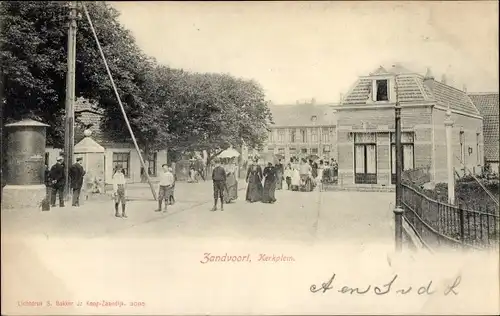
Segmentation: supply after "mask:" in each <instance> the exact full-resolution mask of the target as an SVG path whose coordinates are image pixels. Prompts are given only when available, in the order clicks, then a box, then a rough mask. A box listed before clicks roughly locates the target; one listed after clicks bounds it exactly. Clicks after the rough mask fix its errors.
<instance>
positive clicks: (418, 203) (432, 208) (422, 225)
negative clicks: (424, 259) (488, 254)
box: [402, 184, 500, 249]
mask: <svg viewBox="0 0 500 316" xmlns="http://www.w3.org/2000/svg"><path fill="white" fill-rule="evenodd" d="M402 195H403V197H402V204H403V208H404V215H403V216H404V218H405V219H406V221H407V222H408V223H409V224H410V226H412V228H413V229H414V231H415V233H416V234H417V235H418V236H419V237H420V238H421V239H422V241H423V242H424V243H425V244H427V245H428V246H430V247H435V246H452V247H465V248H476V249H481V248H490V247H495V248H496V247H498V245H499V239H500V227H499V226H500V223H499V219H500V217H499V215H498V213H494V212H492V213H490V212H482V211H475V210H469V209H465V208H464V207H459V206H455V205H451V204H447V203H443V202H438V201H435V200H433V199H430V198H428V197H426V196H425V195H424V194H423V193H421V192H418V191H417V190H416V189H414V188H411V187H410V186H408V185H405V184H403V185H402Z"/></svg>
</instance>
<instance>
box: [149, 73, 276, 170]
mask: <svg viewBox="0 0 500 316" xmlns="http://www.w3.org/2000/svg"><path fill="white" fill-rule="evenodd" d="M153 80H154V83H151V84H150V85H149V87H150V89H151V92H150V93H149V95H148V97H147V98H146V99H148V100H149V101H148V104H149V106H152V105H153V104H154V107H155V109H154V113H156V114H155V115H154V116H155V118H156V119H157V121H156V123H155V124H156V126H157V127H158V129H157V130H158V131H159V132H158V135H163V138H161V139H162V140H163V141H165V142H167V143H168V148H169V151H173V152H176V153H178V154H183V153H189V152H193V151H206V152H207V153H208V160H209V161H210V160H211V159H212V158H213V157H214V156H216V155H218V154H219V153H220V152H222V151H223V150H224V149H226V148H228V147H229V146H231V145H232V146H235V147H240V146H241V145H243V144H246V145H248V146H250V147H257V148H259V147H261V146H262V144H263V143H264V141H265V139H266V136H267V130H268V124H269V123H271V122H272V118H271V114H270V111H269V108H268V105H267V102H266V101H265V95H264V92H263V90H262V88H261V87H260V86H259V85H258V84H257V83H256V82H254V81H246V80H242V79H236V78H234V77H232V76H230V75H227V74H202V73H187V72H184V71H182V70H175V69H169V68H167V67H163V66H160V67H157V68H156V70H155V76H154V79H153ZM151 121H153V120H151ZM160 131H161V132H160Z"/></svg>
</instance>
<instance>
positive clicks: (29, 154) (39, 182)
mask: <svg viewBox="0 0 500 316" xmlns="http://www.w3.org/2000/svg"><path fill="white" fill-rule="evenodd" d="M48 126H49V125H47V124H43V123H40V122H37V121H34V120H31V119H26V120H22V121H19V122H16V123H12V124H6V125H5V130H6V132H7V137H6V143H7V144H6V145H7V153H6V158H7V159H6V161H5V163H6V169H5V171H6V174H5V175H4V176H5V177H6V185H5V187H4V188H3V191H2V209H21V208H33V207H35V208H38V206H40V204H41V202H42V200H43V199H44V198H45V196H46V187H45V183H44V182H45V140H46V130H47V127H48Z"/></svg>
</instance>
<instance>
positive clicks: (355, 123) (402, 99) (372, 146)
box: [333, 64, 483, 187]
mask: <svg viewBox="0 0 500 316" xmlns="http://www.w3.org/2000/svg"><path fill="white" fill-rule="evenodd" d="M396 101H399V103H400V105H401V124H402V131H403V133H402V143H403V152H404V159H403V168H404V169H405V170H407V169H423V170H426V173H427V174H428V176H429V181H432V182H445V181H446V178H447V169H446V139H445V127H444V119H445V113H446V111H447V110H448V109H449V110H450V111H451V113H452V120H453V121H454V127H453V143H454V146H453V148H454V156H455V157H454V159H453V160H454V165H455V170H456V171H457V173H458V174H461V173H464V172H465V169H470V170H472V171H473V172H478V171H480V169H481V168H482V166H483V141H482V133H483V118H482V116H481V114H480V112H479V111H478V109H477V108H476V106H475V105H474V103H473V102H472V100H471V99H470V98H469V96H468V95H467V93H466V92H464V91H462V90H459V89H456V88H454V87H451V86H449V85H447V84H445V83H443V82H439V81H437V80H435V79H434V77H433V75H432V73H431V71H430V70H428V71H427V73H426V74H425V75H422V74H419V73H416V72H413V71H411V70H408V69H406V68H404V67H403V66H401V65H399V64H395V65H391V66H389V67H383V66H380V67H378V68H377V69H376V70H374V71H373V72H371V73H370V74H369V75H367V76H362V77H359V78H358V80H357V81H356V82H355V83H354V84H353V86H352V87H351V89H350V90H349V92H348V93H347V94H346V95H345V97H344V98H343V100H341V102H340V104H338V105H335V106H333V109H334V111H336V125H337V152H338V166H339V183H343V184H344V185H356V186H359V185H360V186H375V187H378V186H389V187H390V186H392V185H393V184H394V183H395V144H394V143H395V116H394V115H395V111H394V107H395V105H396ZM462 162H463V163H462Z"/></svg>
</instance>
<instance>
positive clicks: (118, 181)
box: [113, 165, 127, 218]
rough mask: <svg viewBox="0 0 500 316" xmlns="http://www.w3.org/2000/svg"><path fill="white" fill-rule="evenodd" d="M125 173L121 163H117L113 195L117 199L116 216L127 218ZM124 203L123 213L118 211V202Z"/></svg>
mask: <svg viewBox="0 0 500 316" xmlns="http://www.w3.org/2000/svg"><path fill="white" fill-rule="evenodd" d="M125 184H126V180H125V174H124V170H123V168H122V166H121V165H117V166H116V168H115V172H114V174H113V197H114V199H115V216H116V217H122V218H127V215H126V214H125V202H126V200H125ZM120 203H121V204H122V215H121V216H120V213H119V212H118V204H120Z"/></svg>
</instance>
